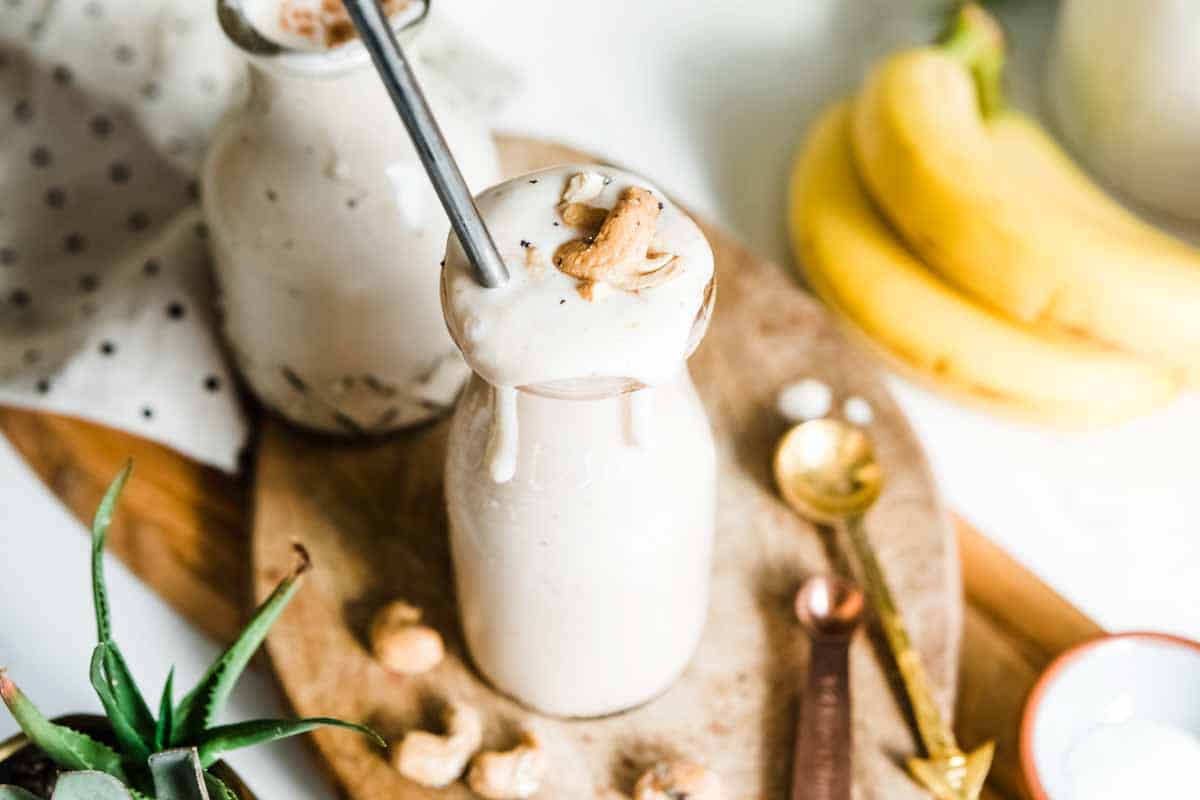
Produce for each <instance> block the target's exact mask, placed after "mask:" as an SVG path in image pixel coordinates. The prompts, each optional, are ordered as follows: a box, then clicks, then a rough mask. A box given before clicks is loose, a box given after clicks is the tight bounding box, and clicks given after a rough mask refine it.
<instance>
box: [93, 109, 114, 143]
mask: <svg viewBox="0 0 1200 800" xmlns="http://www.w3.org/2000/svg"><path fill="white" fill-rule="evenodd" d="M88 128H90V129H91V131H92V135H94V136H96V137H98V138H100V139H107V138H108V137H109V135H110V134H111V133H112V132H113V122H112V120H111V119H109V118H108V117H106V116H105V115H103V114H97V115H96V116H94V117H92V119H91V121H90V122H89V123H88Z"/></svg>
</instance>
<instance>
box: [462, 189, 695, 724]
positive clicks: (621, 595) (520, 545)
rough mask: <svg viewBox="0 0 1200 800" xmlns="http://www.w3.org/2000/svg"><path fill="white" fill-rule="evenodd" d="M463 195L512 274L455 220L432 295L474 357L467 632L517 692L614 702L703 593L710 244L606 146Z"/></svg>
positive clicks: (644, 685) (658, 679)
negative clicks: (606, 164) (605, 161)
mask: <svg viewBox="0 0 1200 800" xmlns="http://www.w3.org/2000/svg"><path fill="white" fill-rule="evenodd" d="M477 202H478V205H479V208H480V211H481V212H482V214H483V216H484V218H485V220H486V221H487V223H488V226H489V229H490V230H491V232H492V235H493V238H494V239H495V240H496V243H497V246H498V247H499V249H500V252H501V254H502V255H503V256H504V258H505V261H506V263H507V264H508V266H509V271H510V273H511V275H512V278H511V280H510V282H509V283H508V284H507V285H506V286H504V287H501V288H499V289H484V288H482V287H480V286H479V285H477V284H476V283H475V281H474V279H473V277H472V274H471V271H470V268H469V265H468V264H467V262H466V259H465V256H464V254H463V252H462V248H461V247H460V246H459V244H458V242H457V241H456V240H455V239H454V237H453V236H451V238H450V243H449V246H448V248H447V255H446V265H445V269H444V272H443V305H444V309H445V313H446V320H447V323H448V325H449V327H450V329H451V332H452V334H453V335H454V338H455V341H456V342H457V343H458V345H459V347H460V348H461V349H462V351H463V354H464V356H465V357H466V360H467V363H468V364H469V365H470V366H471V368H472V369H473V370H474V371H475V373H476V374H475V377H474V378H473V379H472V381H471V382H470V383H469V384H468V388H467V390H466V392H465V393H464V396H463V398H462V400H461V402H460V404H459V408H458V410H457V411H456V413H455V418H454V422H453V425H452V428H451V432H450V441H449V453H448V457H447V465H446V494H447V503H448V509H449V516H450V531H451V548H452V554H453V558H454V566H455V575H456V581H457V588H458V601H459V607H460V614H461V618H462V622H463V628H464V632H465V634H466V638H467V643H468V646H469V648H470V651H471V655H472V656H473V658H474V660H475V662H476V664H477V665H478V666H479V668H480V669H481V670H482V671H483V673H484V674H485V675H486V676H487V677H488V678H489V679H490V680H491V681H492V682H493V683H494V684H495V685H496V686H497V687H498V688H499V689H501V690H502V691H505V692H507V693H509V694H511V695H512V696H514V697H515V698H517V699H518V700H520V701H521V702H524V703H526V704H528V705H530V706H532V707H534V708H537V709H539V710H541V711H544V712H547V713H551V714H557V715H562V716H593V715H600V714H606V713H611V712H614V711H619V710H621V709H624V708H628V707H631V706H634V705H637V704H639V703H642V702H644V701H646V700H649V699H650V698H652V697H653V696H654V695H656V694H657V693H659V692H661V691H663V690H664V689H666V688H667V687H668V686H669V685H670V684H671V683H672V682H673V681H674V679H675V678H676V677H677V676H678V675H679V673H680V672H681V671H682V670H683V668H684V667H685V665H686V664H687V661H688V659H689V658H690V656H691V654H692V652H693V650H694V649H695V647H696V644H697V643H698V641H699V638H700V635H701V632H702V629H703V626H704V620H705V617H706V613H707V598H708V582H709V572H710V569H711V560H712V544H713V530H714V514H715V481H716V466H715V455H714V448H713V440H712V434H711V431H710V429H709V426H708V421H707V418H706V416H705V414H704V410H703V408H702V406H701V404H700V402H699V399H698V398H697V395H696V392H695V389H694V387H693V386H692V382H691V378H690V377H689V375H688V373H687V369H686V365H685V361H686V359H687V357H688V355H690V353H691V351H692V350H693V349H694V347H695V346H696V344H697V343H698V341H699V338H700V337H701V336H702V335H703V332H704V329H705V326H706V324H707V318H708V312H709V310H710V307H711V305H710V304H711V300H712V278H713V260H712V252H711V250H710V248H709V246H708V243H707V242H706V241H705V239H704V236H703V235H702V234H701V232H700V230H699V228H698V227H697V226H696V225H695V223H693V222H692V221H691V220H690V219H689V218H688V217H687V216H686V215H685V214H683V213H682V212H681V211H680V210H679V209H678V208H676V207H675V206H674V205H672V204H671V203H670V202H668V201H667V200H666V199H665V197H664V196H663V195H662V193H661V192H659V191H658V190H657V189H654V188H653V187H651V186H649V185H648V184H646V182H645V181H642V180H641V179H639V178H637V177H635V176H633V175H629V174H627V173H623V172H620V171H617V170H613V169H609V168H599V167H579V166H576V167H560V168H555V169H551V170H544V171H541V172H535V173H531V174H529V175H525V176H522V177H520V178H516V179H513V180H511V181H508V182H506V183H503V184H500V185H499V186H496V187H493V188H492V189H489V190H487V191H486V192H484V193H483V194H481V195H480V196H479V197H478V198H477ZM614 207H616V211H614V210H613V209H614ZM606 216H607V221H605V222H604V224H603V225H602V224H601V221H602V220H605V219H606ZM606 253H607V255H608V256H611V257H610V258H607V259H606V257H605V256H606ZM572 254H573V255H574V256H575V257H573V255H572ZM618 262H619V263H618ZM571 273H575V274H571ZM577 275H586V277H584V278H580V277H577Z"/></svg>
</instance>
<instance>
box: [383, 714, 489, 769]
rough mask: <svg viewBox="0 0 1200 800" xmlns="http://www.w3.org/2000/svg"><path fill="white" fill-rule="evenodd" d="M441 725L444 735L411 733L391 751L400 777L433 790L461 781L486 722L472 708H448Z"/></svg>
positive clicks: (420, 732) (481, 738) (476, 748)
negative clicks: (444, 731) (443, 728)
mask: <svg viewBox="0 0 1200 800" xmlns="http://www.w3.org/2000/svg"><path fill="white" fill-rule="evenodd" d="M442 723H443V725H444V726H445V730H446V733H445V734H444V735H438V734H436V733H431V732H430V731H409V732H408V733H406V734H405V735H404V738H403V739H401V740H400V743H399V744H398V745H397V746H395V747H394V748H393V749H392V765H393V766H395V767H396V769H397V770H399V772H400V774H401V775H403V776H404V777H406V778H408V779H409V780H411V781H415V782H416V783H419V784H421V785H422V786H428V787H430V788H434V789H440V788H442V787H444V786H449V785H450V784H452V783H454V782H455V781H456V780H458V779H459V778H460V777H462V774H463V771H464V770H466V768H467V763H468V762H470V760H471V756H473V755H475V753H476V751H478V750H479V746H480V744H482V742H483V720H482V719H481V718H480V716H479V712H478V711H476V710H475V709H474V708H472V707H471V706H468V705H465V704H462V703H450V704H448V705H447V706H446V708H445V709H444V710H443V712H442Z"/></svg>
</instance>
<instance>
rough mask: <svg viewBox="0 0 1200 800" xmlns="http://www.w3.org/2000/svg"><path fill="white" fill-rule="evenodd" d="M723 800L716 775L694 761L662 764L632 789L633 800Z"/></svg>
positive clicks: (656, 765)
mask: <svg viewBox="0 0 1200 800" xmlns="http://www.w3.org/2000/svg"><path fill="white" fill-rule="evenodd" d="M684 797H686V798H687V800H723V798H724V797H725V793H724V791H723V790H722V789H721V779H720V778H718V777H717V773H715V772H713V771H712V770H710V769H708V768H707V767H705V766H703V765H702V764H696V763H693V762H691V761H660V762H659V763H657V764H655V765H654V766H653V767H651V768H650V769H648V770H647V771H646V772H645V773H644V774H643V775H642V777H641V778H639V779H638V782H637V785H636V786H634V787H633V800H679V798H684Z"/></svg>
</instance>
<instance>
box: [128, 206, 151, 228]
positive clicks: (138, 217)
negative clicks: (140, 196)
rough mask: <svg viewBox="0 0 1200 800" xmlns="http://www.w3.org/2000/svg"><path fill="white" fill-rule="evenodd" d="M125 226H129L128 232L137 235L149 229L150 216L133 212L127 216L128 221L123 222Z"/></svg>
mask: <svg viewBox="0 0 1200 800" xmlns="http://www.w3.org/2000/svg"><path fill="white" fill-rule="evenodd" d="M125 224H126V225H127V226H129V230H131V231H133V232H134V233H139V232H141V231H144V230H146V228H149V227H150V215H149V214H147V213H146V212H145V211H134V212H133V213H132V214H130V215H129V219H127V220H126V221H125Z"/></svg>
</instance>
